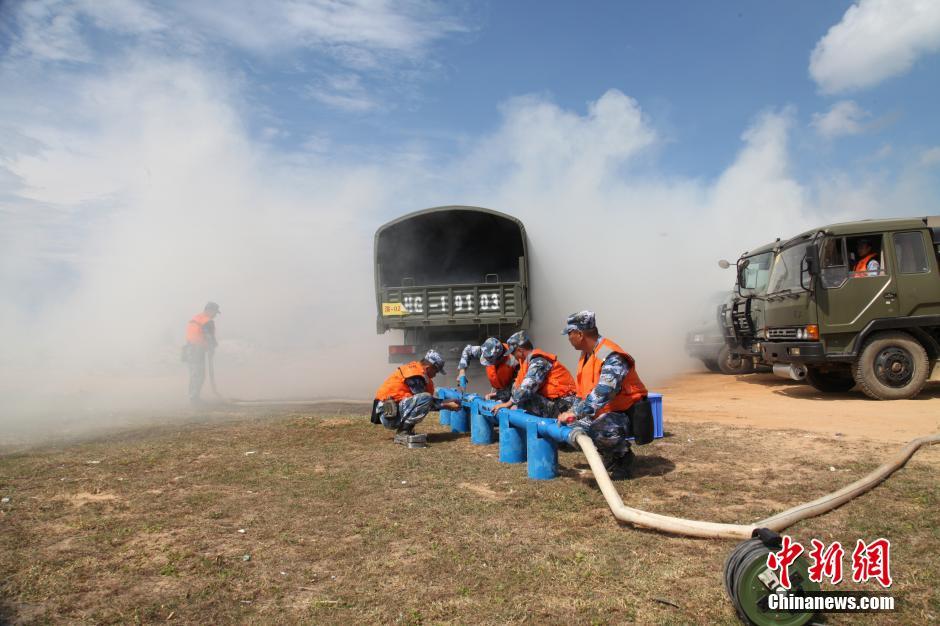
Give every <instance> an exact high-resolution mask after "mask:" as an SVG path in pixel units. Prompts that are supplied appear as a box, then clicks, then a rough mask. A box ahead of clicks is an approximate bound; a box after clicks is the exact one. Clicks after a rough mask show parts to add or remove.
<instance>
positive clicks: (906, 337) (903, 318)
mask: <svg viewBox="0 0 940 626" xmlns="http://www.w3.org/2000/svg"><path fill="white" fill-rule="evenodd" d="M938 254H940V217H923V218H910V219H889V220H866V221H860V222H849V223H845V224H834V225H832V226H826V227H823V228H817V229H813V230H810V231H807V232H805V233H803V234H801V235H798V236H796V237H794V238H793V239H791V240H789V241H787V242H786V243H784V244H782V245H781V247H780V251H779V252H778V254H777V256H776V259H775V260H774V264H773V268H772V270H771V272H770V281H769V284H768V286H767V294H766V302H765V310H764V318H765V323H766V327H767V330H766V333H767V337H766V340H765V341H763V343H762V349H763V354H764V358H765V359H766V360H767V361H769V362H772V363H774V372H775V373H777V374H781V375H791V376H793V375H794V374H795V373H796V372H795V369H796V368H799V367H804V368H805V371H806V380H807V381H808V382H809V383H810V384H811V385H813V386H814V387H816V388H817V389H819V390H820V391H826V392H829V391H848V390H849V389H851V388H852V387H854V386H855V385H858V386H859V388H860V389H861V390H862V391H863V392H864V393H865V394H867V395H868V396H870V397H872V398H875V399H878V400H897V399H904V398H913V397H914V396H916V395H917V394H918V393H920V391H921V389H922V388H923V387H924V384H925V383H926V382H927V381H928V380H938V379H940V371H938V369H940V368H938V367H937V365H938V360H940V273H938V267H937V260H938Z"/></svg>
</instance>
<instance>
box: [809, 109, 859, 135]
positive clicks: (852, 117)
mask: <svg viewBox="0 0 940 626" xmlns="http://www.w3.org/2000/svg"><path fill="white" fill-rule="evenodd" d="M868 117H871V113H869V112H868V111H866V110H865V109H863V108H862V107H860V106H858V104H856V103H855V102H854V101H852V100H842V101H841V102H836V103H835V104H833V105H832V107H831V108H830V109H829V110H828V111H827V112H826V113H813V121H812V126H813V128H815V129H816V132H818V133H819V134H820V135H821V136H823V137H825V138H826V139H834V138H836V137H841V136H844V135H858V134H859V133H862V132H864V130H865V125H864V122H865V119H866V118H868Z"/></svg>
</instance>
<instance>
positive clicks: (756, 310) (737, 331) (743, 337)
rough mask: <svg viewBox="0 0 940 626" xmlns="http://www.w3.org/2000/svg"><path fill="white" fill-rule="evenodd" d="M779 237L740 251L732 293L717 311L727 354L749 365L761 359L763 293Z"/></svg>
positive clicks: (768, 279)
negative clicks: (725, 303)
mask: <svg viewBox="0 0 940 626" xmlns="http://www.w3.org/2000/svg"><path fill="white" fill-rule="evenodd" d="M779 245H780V239H777V240H776V241H774V242H773V243H768V244H765V245H763V246H760V247H758V248H755V249H754V250H749V251H747V252H744V253H743V254H742V255H741V256H740V258H738V262H737V272H736V280H735V292H734V297H733V298H732V299H731V300H730V302H729V303H728V304H727V306H726V307H725V309H724V310H723V311H722V313H721V316H720V318H721V323H722V329H723V331H724V336H725V342H726V344H727V346H728V351H729V354H730V355H733V357H734V358H737V359H738V360H740V361H742V362H744V363H746V364H748V365H749V369H750V370H753V369H754V366H756V365H758V364H761V363H763V354H762V352H761V342H762V341H763V340H764V339H765V337H764V294H766V293H767V285H768V284H769V282H770V269H771V267H772V266H773V261H774V256H775V255H776V251H777V247H778V246H779Z"/></svg>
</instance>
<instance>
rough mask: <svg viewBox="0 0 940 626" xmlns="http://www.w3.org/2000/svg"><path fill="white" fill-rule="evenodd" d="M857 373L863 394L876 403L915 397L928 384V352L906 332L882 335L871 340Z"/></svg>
mask: <svg viewBox="0 0 940 626" xmlns="http://www.w3.org/2000/svg"><path fill="white" fill-rule="evenodd" d="M853 369H854V371H853V374H854V376H855V382H857V383H858V386H859V387H860V388H861V390H862V391H864V392H865V395H867V396H868V397H870V398H874V399H875V400H906V399H908V398H913V397H914V396H916V395H917V394H918V393H920V390H921V389H923V387H924V383H926V382H927V376H928V374H929V372H928V361H927V351H926V350H924V347H923V346H922V345H920V343H918V341H917V340H916V339H914V338H913V337H911V336H910V335H908V334H907V333H903V332H897V331H893V332H884V333H878V334H876V335H874V336H873V337H871V338H870V339H868V341H866V342H865V345H864V347H863V348H862V351H861V353H860V354H859V357H858V360H857V361H856V362H855V366H854V368H853Z"/></svg>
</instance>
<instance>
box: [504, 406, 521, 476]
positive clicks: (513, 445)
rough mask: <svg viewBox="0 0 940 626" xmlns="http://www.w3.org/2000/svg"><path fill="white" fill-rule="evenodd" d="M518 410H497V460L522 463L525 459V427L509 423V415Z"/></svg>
mask: <svg viewBox="0 0 940 626" xmlns="http://www.w3.org/2000/svg"><path fill="white" fill-rule="evenodd" d="M519 412H520V411H510V410H509V409H503V410H501V411H499V461H500V463H524V462H525V460H526V441H525V440H526V432H525V427H524V426H523V427H522V428H520V427H519V426H516V425H513V424H510V423H509V416H510V415H511V414H514V413H519Z"/></svg>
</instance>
